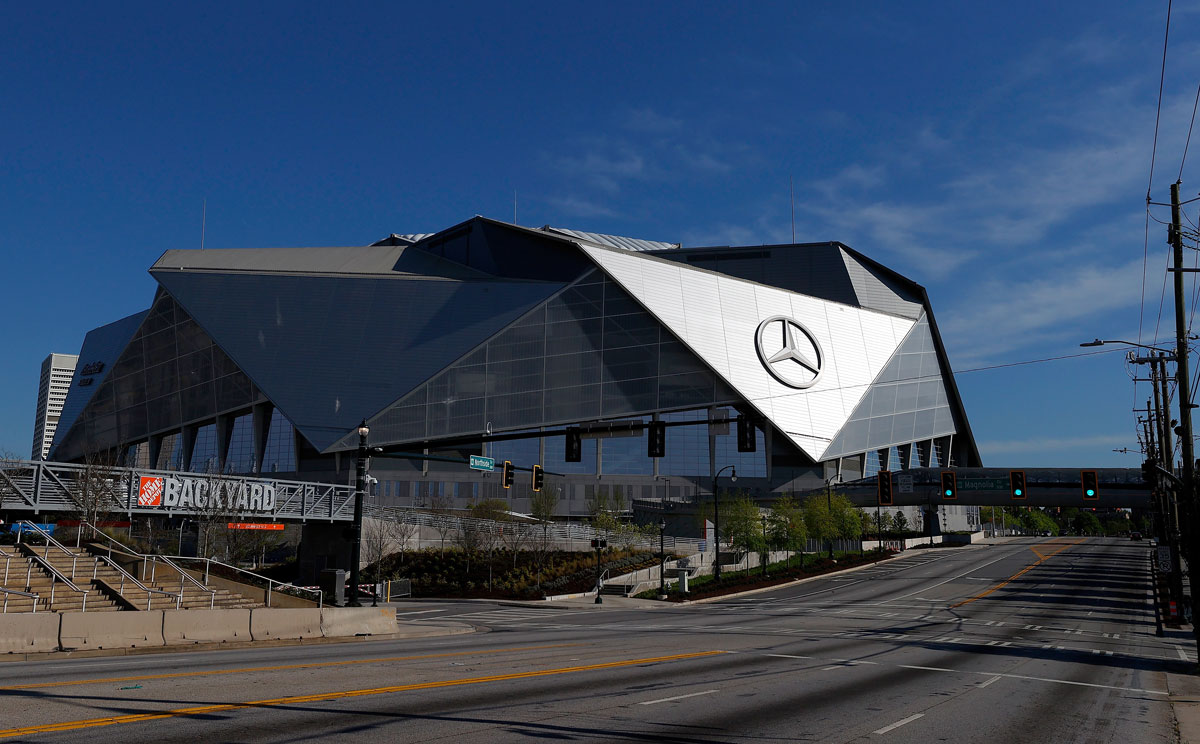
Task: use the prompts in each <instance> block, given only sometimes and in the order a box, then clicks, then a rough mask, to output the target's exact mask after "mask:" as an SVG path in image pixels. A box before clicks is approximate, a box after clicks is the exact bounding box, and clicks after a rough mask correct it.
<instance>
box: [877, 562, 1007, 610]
mask: <svg viewBox="0 0 1200 744" xmlns="http://www.w3.org/2000/svg"><path fill="white" fill-rule="evenodd" d="M1018 553H1020V551H1014V552H1012V553H1008V554H1006V555H1002V556H1000V557H999V558H997V559H995V560H992V561H988V562H987V563H984V564H983V565H982V566H975V567H974V568H972V569H971V570H969V571H963V572H962V573H960V574H957V575H955V576H951V577H950V578H948V579H945V580H943V581H939V582H938V583H936V584H933V585H932V586H927V587H925V588H924V589H918V590H917V591H915V592H909V593H908V594H901V595H900V596H899V597H893V598H892V599H888V600H884V603H887V604H890V603H892V602H895V601H897V600H901V599H907V598H909V597H912V596H914V595H917V594H924V593H925V592H927V591H929V590H930V589H936V588H938V587H939V586H941V585H942V584H948V583H950V582H951V581H954V580H955V579H961V578H962V577H964V576H966V575H967V574H972V573H975V572H976V571H978V570H979V569H981V568H987V567H988V566H990V565H992V564H993V563H999V562H1000V561H1002V560H1004V559H1006V558H1012V557H1013V556H1015V555H1017V554H1018Z"/></svg>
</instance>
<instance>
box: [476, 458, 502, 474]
mask: <svg viewBox="0 0 1200 744" xmlns="http://www.w3.org/2000/svg"><path fill="white" fill-rule="evenodd" d="M471 469H472V470H483V471H485V472H488V473H490V472H492V471H493V470H495V469H496V458H494V457H480V456H479V455H471Z"/></svg>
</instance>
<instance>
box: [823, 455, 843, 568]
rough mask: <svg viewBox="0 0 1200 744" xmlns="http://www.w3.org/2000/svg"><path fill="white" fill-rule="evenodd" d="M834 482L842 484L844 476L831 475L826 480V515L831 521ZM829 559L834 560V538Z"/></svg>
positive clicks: (830, 545) (831, 542)
mask: <svg viewBox="0 0 1200 744" xmlns="http://www.w3.org/2000/svg"><path fill="white" fill-rule="evenodd" d="M834 480H837V481H838V482H839V483H840V482H841V480H842V474H841V473H834V474H833V475H831V476H829V477H828V478H826V479H825V514H826V515H828V517H829V519H830V520H831V521H832V520H833V487H832V486H831V484H832V483H833V481H834ZM829 559H830V560H833V538H832V537H830V538H829Z"/></svg>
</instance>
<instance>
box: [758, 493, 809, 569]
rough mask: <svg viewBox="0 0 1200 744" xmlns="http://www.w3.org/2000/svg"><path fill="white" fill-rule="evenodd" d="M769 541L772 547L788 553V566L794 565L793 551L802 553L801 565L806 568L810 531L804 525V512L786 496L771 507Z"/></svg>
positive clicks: (768, 520) (768, 525)
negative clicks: (805, 552) (805, 546)
mask: <svg viewBox="0 0 1200 744" xmlns="http://www.w3.org/2000/svg"><path fill="white" fill-rule="evenodd" d="M767 540H768V541H769V542H770V544H771V547H773V548H775V549H777V550H786V551H787V561H788V566H789V567H791V565H792V551H795V550H799V551H800V565H801V567H803V566H804V544H805V542H807V541H808V529H807V527H806V526H805V524H804V511H803V510H802V509H801V508H800V506H799V505H798V504H797V503H796V502H795V501H794V500H792V497H791V496H784V497H783V498H781V499H779V500H778V501H776V502H775V505H774V506H772V507H771V514H770V516H769V517H768V518H767Z"/></svg>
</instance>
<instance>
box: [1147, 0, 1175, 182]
mask: <svg viewBox="0 0 1200 744" xmlns="http://www.w3.org/2000/svg"><path fill="white" fill-rule="evenodd" d="M1171 2H1172V0H1167V27H1166V29H1165V30H1164V31H1163V50H1162V69H1160V70H1159V72H1158V106H1157V110H1156V111H1155V113H1154V144H1153V145H1152V146H1151V147H1150V182H1149V183H1148V184H1146V201H1147V202H1149V201H1150V191H1151V190H1152V189H1153V188H1154V159H1155V156H1156V154H1157V153H1158V123H1159V120H1160V119H1161V118H1162V94H1163V81H1164V80H1166V77H1167V39H1168V38H1169V37H1170V35H1171Z"/></svg>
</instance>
